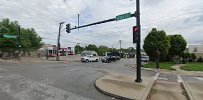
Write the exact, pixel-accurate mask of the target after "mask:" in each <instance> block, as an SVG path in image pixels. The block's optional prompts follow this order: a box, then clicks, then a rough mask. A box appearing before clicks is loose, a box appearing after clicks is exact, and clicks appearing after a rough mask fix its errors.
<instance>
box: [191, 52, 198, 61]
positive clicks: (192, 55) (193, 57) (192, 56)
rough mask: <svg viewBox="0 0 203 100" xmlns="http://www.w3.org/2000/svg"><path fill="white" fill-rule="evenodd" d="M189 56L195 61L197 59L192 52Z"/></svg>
mask: <svg viewBox="0 0 203 100" xmlns="http://www.w3.org/2000/svg"><path fill="white" fill-rule="evenodd" d="M191 58H192V61H195V60H196V59H197V57H196V55H195V54H194V53H192V54H191Z"/></svg>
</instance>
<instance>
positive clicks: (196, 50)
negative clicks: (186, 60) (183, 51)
mask: <svg viewBox="0 0 203 100" xmlns="http://www.w3.org/2000/svg"><path fill="white" fill-rule="evenodd" d="M188 52H189V53H193V54H195V56H196V57H197V58H199V57H203V44H202V45H189V47H188Z"/></svg>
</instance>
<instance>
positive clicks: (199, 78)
mask: <svg viewBox="0 0 203 100" xmlns="http://www.w3.org/2000/svg"><path fill="white" fill-rule="evenodd" d="M195 78H196V79H198V80H200V81H203V78H202V77H195Z"/></svg>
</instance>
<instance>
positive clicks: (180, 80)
mask: <svg viewBox="0 0 203 100" xmlns="http://www.w3.org/2000/svg"><path fill="white" fill-rule="evenodd" d="M177 77H178V80H177V81H178V82H179V83H181V82H183V79H182V77H181V76H179V75H177Z"/></svg>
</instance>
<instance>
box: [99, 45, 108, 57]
mask: <svg viewBox="0 0 203 100" xmlns="http://www.w3.org/2000/svg"><path fill="white" fill-rule="evenodd" d="M109 51H110V48H108V47H107V46H103V45H101V46H99V48H98V54H99V55H100V56H105V53H106V52H109Z"/></svg>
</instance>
